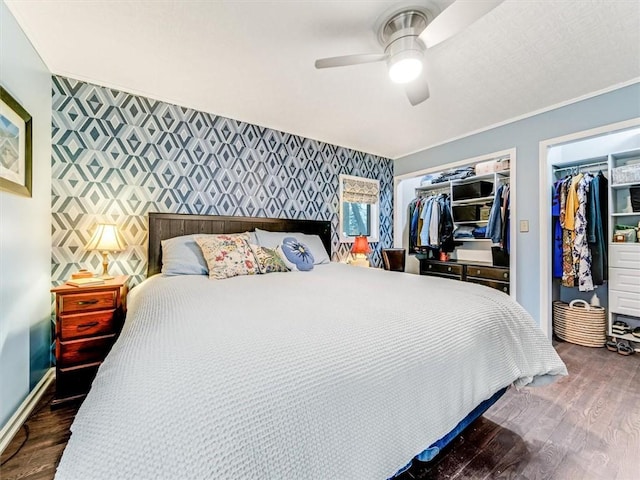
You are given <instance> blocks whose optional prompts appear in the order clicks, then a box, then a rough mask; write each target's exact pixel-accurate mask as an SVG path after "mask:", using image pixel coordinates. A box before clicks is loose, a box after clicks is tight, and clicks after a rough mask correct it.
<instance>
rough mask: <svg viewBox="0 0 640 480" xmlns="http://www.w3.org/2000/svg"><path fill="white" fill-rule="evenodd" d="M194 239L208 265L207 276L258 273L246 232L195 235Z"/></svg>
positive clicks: (217, 276)
mask: <svg viewBox="0 0 640 480" xmlns="http://www.w3.org/2000/svg"><path fill="white" fill-rule="evenodd" d="M195 240H196V243H197V244H198V245H199V246H200V249H201V250H202V255H203V256H204V259H205V260H206V262H207V265H208V267H209V278H216V279H219V280H221V279H224V278H229V277H235V276H236V275H255V274H257V273H260V270H258V263H257V262H256V258H255V256H254V255H253V252H252V251H251V248H250V247H249V234H248V233H238V234H221V235H206V236H205V235H197V236H196V237H195Z"/></svg>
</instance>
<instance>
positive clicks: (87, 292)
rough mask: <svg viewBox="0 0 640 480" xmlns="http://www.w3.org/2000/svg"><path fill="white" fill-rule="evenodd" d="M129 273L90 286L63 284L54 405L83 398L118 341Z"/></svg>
mask: <svg viewBox="0 0 640 480" xmlns="http://www.w3.org/2000/svg"><path fill="white" fill-rule="evenodd" d="M128 281H129V276H128V275H121V276H118V277H115V278H113V279H112V280H106V281H105V283H104V284H101V285H93V286H87V287H74V286H71V285H66V284H65V285H60V286H59V287H55V288H53V289H52V290H51V292H53V293H55V295H56V394H55V396H54V399H53V401H52V402H51V405H52V406H55V405H58V404H60V403H63V402H68V401H71V400H79V399H82V398H84V396H85V395H86V394H87V392H88V391H89V388H90V387H91V382H92V381H93V378H94V377H95V375H96V372H97V370H98V367H99V366H100V364H101V363H102V361H103V360H104V358H105V357H106V356H107V353H109V350H111V346H112V345H113V344H114V342H115V341H116V338H117V337H118V334H119V333H120V330H121V329H122V324H123V322H124V317H125V313H126V298H127V283H128Z"/></svg>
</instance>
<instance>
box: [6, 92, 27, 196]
mask: <svg viewBox="0 0 640 480" xmlns="http://www.w3.org/2000/svg"><path fill="white" fill-rule="evenodd" d="M32 162H33V159H32V119H31V115H29V112H27V111H26V110H25V109H24V108H22V106H21V105H20V104H19V103H18V102H17V101H16V100H15V99H14V98H13V97H12V96H11V95H9V93H8V92H7V91H6V90H5V89H4V88H2V87H0V190H4V191H6V192H11V193H15V194H16V195H22V196H25V197H31V181H32Z"/></svg>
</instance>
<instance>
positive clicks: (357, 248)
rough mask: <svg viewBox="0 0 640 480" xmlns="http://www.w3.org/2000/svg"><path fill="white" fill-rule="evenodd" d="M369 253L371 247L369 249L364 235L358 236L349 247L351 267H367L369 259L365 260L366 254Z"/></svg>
mask: <svg viewBox="0 0 640 480" xmlns="http://www.w3.org/2000/svg"><path fill="white" fill-rule="evenodd" d="M369 252H371V247H369V242H368V241H367V237H365V236H364V235H358V236H357V237H356V238H355V240H354V242H353V246H352V247H351V254H352V255H353V256H354V258H353V260H351V265H355V266H357V267H368V266H369V259H368V258H367V254H368V253H369Z"/></svg>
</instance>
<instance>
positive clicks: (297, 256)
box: [276, 237, 313, 272]
mask: <svg viewBox="0 0 640 480" xmlns="http://www.w3.org/2000/svg"><path fill="white" fill-rule="evenodd" d="M276 252H278V255H280V258H282V260H283V261H284V263H285V265H286V266H287V267H289V269H290V270H299V271H301V272H308V271H309V270H313V254H312V253H311V250H309V247H307V246H306V245H305V244H304V243H302V242H300V241H299V240H298V239H297V238H295V237H285V238H284V239H283V240H282V245H278V246H277V247H276Z"/></svg>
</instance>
